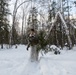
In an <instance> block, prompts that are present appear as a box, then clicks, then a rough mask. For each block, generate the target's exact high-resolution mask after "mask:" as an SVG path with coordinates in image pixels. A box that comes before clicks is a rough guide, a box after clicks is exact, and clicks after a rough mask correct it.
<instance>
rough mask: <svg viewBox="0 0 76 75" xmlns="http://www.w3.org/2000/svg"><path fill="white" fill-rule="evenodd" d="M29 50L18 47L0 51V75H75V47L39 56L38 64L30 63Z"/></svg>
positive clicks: (22, 46)
mask: <svg viewBox="0 0 76 75" xmlns="http://www.w3.org/2000/svg"><path fill="white" fill-rule="evenodd" d="M29 58H30V49H29V51H27V50H26V46H24V45H19V46H18V48H17V49H15V48H14V47H13V48H12V49H3V50H2V49H0V75H76V47H74V48H73V50H66V49H65V48H64V50H61V54H60V55H54V54H53V53H52V52H49V53H47V54H46V55H43V56H42V55H41V54H40V56H39V61H38V62H30V59H29Z"/></svg>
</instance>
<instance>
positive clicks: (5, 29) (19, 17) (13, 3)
mask: <svg viewBox="0 0 76 75" xmlns="http://www.w3.org/2000/svg"><path fill="white" fill-rule="evenodd" d="M75 9H76V1H75V0H48V1H47V0H0V44H1V48H2V49H3V45H4V44H7V45H8V46H9V48H11V47H12V46H13V45H17V44H24V45H27V42H28V39H27V38H28V33H29V30H30V28H33V29H35V30H36V31H37V32H38V35H39V38H40V43H39V45H40V46H41V47H39V48H40V49H42V48H43V49H45V46H47V45H49V46H51V45H56V46H57V47H60V48H62V49H63V47H65V46H66V47H68V49H72V48H73V46H74V45H76V10H75ZM10 22H11V23H10Z"/></svg>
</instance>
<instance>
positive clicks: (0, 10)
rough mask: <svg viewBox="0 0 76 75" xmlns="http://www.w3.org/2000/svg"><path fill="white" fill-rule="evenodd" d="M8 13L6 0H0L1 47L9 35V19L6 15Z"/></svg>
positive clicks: (6, 41)
mask: <svg viewBox="0 0 76 75" xmlns="http://www.w3.org/2000/svg"><path fill="white" fill-rule="evenodd" d="M8 14H9V10H8V0H0V44H1V48H3V43H8V35H9V30H8V27H9V24H8V23H9V21H8V19H7V15H8Z"/></svg>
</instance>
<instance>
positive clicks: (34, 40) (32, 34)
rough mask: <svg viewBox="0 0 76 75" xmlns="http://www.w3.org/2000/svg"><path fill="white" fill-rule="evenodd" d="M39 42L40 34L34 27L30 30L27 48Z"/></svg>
mask: <svg viewBox="0 0 76 75" xmlns="http://www.w3.org/2000/svg"><path fill="white" fill-rule="evenodd" d="M36 44H38V36H37V33H36V31H35V30H34V29H31V30H30V33H29V37H28V46H27V50H28V48H29V47H30V46H33V45H36Z"/></svg>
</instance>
